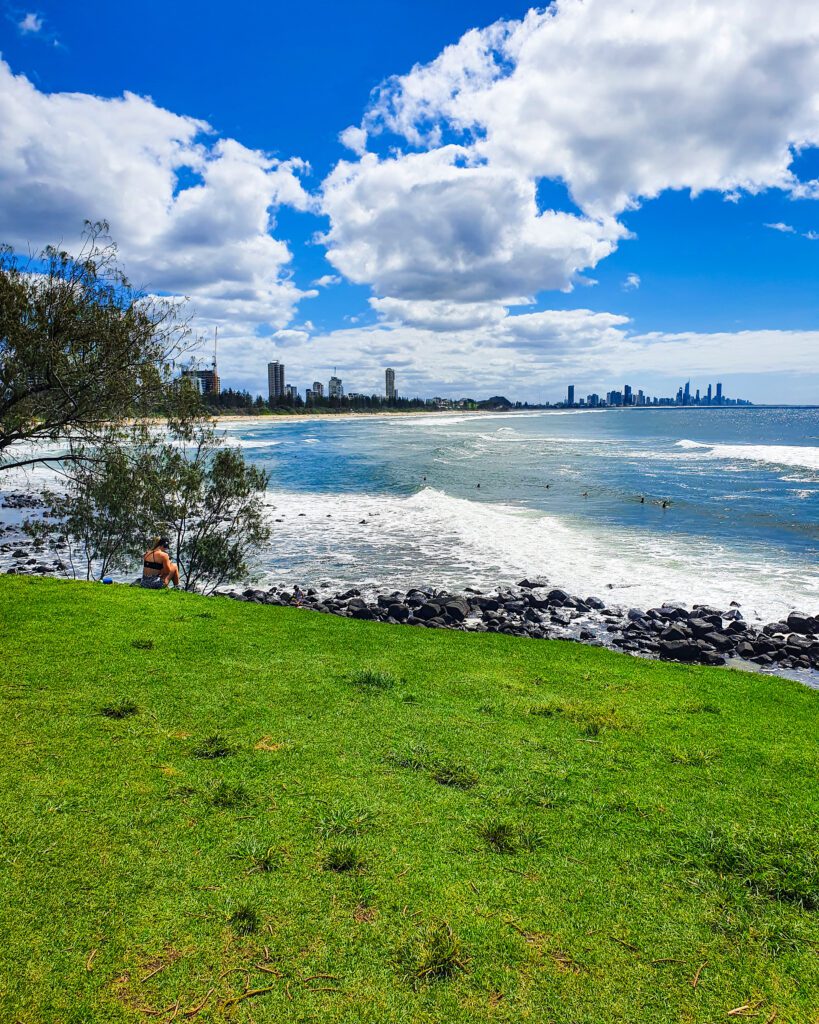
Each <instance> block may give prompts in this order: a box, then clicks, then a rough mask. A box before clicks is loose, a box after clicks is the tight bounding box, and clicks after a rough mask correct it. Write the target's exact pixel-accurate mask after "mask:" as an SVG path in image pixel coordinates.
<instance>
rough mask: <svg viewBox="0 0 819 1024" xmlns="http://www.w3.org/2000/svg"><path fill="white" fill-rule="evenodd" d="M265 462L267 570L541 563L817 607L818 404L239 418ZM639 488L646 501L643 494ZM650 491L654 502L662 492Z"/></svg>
mask: <svg viewBox="0 0 819 1024" xmlns="http://www.w3.org/2000/svg"><path fill="white" fill-rule="evenodd" d="M224 429H225V433H226V434H227V437H228V439H229V440H230V442H231V443H234V444H238V445H240V446H241V447H242V449H243V451H244V454H245V456H246V457H247V458H249V459H250V460H252V461H253V462H255V463H257V464H258V465H260V466H261V467H263V468H264V469H265V470H267V471H268V472H269V474H270V484H269V494H268V501H269V504H270V506H271V514H272V516H273V519H274V520H275V522H274V527H275V532H274V536H273V540H272V542H271V545H270V547H269V549H268V550H266V551H261V552H259V553H258V559H257V566H256V568H257V571H258V573H259V575H260V577H261V578H262V579H263V580H264V581H265V582H269V583H273V582H277V583H293V582H299V583H301V584H303V585H304V584H307V585H312V584H317V583H320V582H325V583H330V584H332V585H336V584H338V585H358V586H364V587H371V588H375V587H379V588H385V587H389V588H395V589H406V588H407V587H409V586H412V585H420V584H431V585H434V586H447V587H452V588H462V587H464V586H468V585H470V586H477V587H487V586H495V585H498V584H502V583H513V582H515V581H516V580H518V579H520V578H521V576H522V575H524V574H525V575H531V574H535V575H542V576H546V577H548V578H549V579H550V580H552V581H553V582H554V584H555V585H556V586H562V587H565V588H566V589H568V590H570V591H572V592H573V593H577V594H580V595H581V596H588V595H590V594H599V595H601V596H603V597H605V598H606V599H607V600H608V601H610V602H612V603H621V604H634V605H642V606H646V605H650V604H653V603H656V602H658V601H662V600H665V599H669V600H672V599H673V600H681V601H686V602H688V603H693V602H708V603H715V604H723V605H727V604H728V603H729V601H731V600H737V601H739V602H740V603H741V604H742V605H743V607H744V609H745V611H746V615H747V616H748V617H749V618H750V617H760V618H765V619H771V618H773V617H775V616H779V615H781V614H783V613H784V612H786V611H787V610H790V609H792V608H801V609H803V610H807V611H811V612H817V611H819V410H816V409H729V408H722V409H709V410H702V409H658V410H653V409H649V410H642V409H639V410H638V409H624V410H604V411H574V410H571V411H570V410H560V411H544V412H521V413H514V412H513V413H498V414H492V413H490V414H474V413H473V414H462V415H460V414H443V413H442V414H428V415H420V416H403V415H399V416H385V417H326V418H316V419H294V420H262V419H253V420H234V421H230V422H229V423H227V424H226V425H225V427H224ZM641 499H642V500H641ZM663 502H665V503H667V507H665V508H664V507H663Z"/></svg>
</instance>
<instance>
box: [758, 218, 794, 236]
mask: <svg viewBox="0 0 819 1024" xmlns="http://www.w3.org/2000/svg"><path fill="white" fill-rule="evenodd" d="M765 227H766V228H770V229H771V231H781V232H782V234H783V235H794V234H796V228H792V227H791V226H790V224H783V223H782V221H781V220H778V221H776V223H774V224H766V225H765Z"/></svg>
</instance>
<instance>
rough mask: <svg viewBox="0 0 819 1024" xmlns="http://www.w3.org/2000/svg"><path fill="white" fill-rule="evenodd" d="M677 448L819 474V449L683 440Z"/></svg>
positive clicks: (798, 446)
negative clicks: (800, 468)
mask: <svg viewBox="0 0 819 1024" xmlns="http://www.w3.org/2000/svg"><path fill="white" fill-rule="evenodd" d="M674 447H675V448H684V449H687V450H689V451H697V452H701V453H702V455H703V456H705V457H706V458H713V459H729V460H732V459H733V460H741V461H748V462H761V463H764V464H766V465H769V466H798V467H802V468H805V469H812V470H816V471H817V472H819V448H812V447H808V446H807V445H784V444H705V443H703V442H701V441H689V440H687V439H683V440H682V441H677V443H676V444H675V446H674Z"/></svg>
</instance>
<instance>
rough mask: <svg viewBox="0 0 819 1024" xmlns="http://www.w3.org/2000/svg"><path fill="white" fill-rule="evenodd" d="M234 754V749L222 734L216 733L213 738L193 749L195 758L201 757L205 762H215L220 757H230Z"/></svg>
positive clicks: (210, 737) (209, 737)
mask: <svg viewBox="0 0 819 1024" xmlns="http://www.w3.org/2000/svg"><path fill="white" fill-rule="evenodd" d="M232 753H233V749H232V747H231V746H230V744H229V743H228V741H227V740H226V739H225V737H224V736H222V735H221V734H220V733H218V732H217V733H214V735H213V736H208V737H207V738H206V739H204V740H202V742H201V743H200V744H199V745H198V746H196V747H194V748H193V756H194V757H201V758H203V759H204V760H215V759H216V758H218V757H228V755H230V754H232Z"/></svg>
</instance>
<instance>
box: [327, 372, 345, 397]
mask: <svg viewBox="0 0 819 1024" xmlns="http://www.w3.org/2000/svg"><path fill="white" fill-rule="evenodd" d="M328 391H329V394H330V398H343V397H344V385H343V384H342V383H341V377H331V378H330V384H329V386H328Z"/></svg>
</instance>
